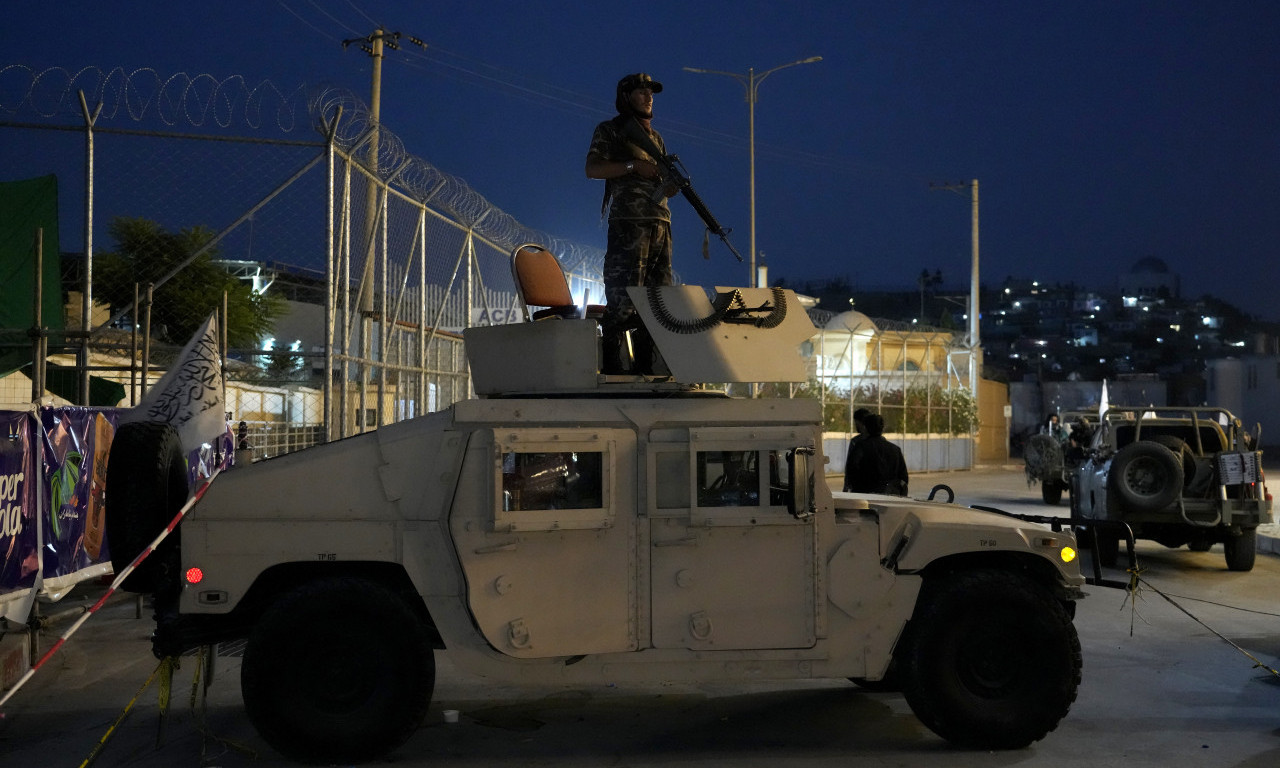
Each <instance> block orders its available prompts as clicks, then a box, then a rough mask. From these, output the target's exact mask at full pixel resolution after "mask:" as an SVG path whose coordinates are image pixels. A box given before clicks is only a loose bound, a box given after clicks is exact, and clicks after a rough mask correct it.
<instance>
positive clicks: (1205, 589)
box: [0, 470, 1280, 768]
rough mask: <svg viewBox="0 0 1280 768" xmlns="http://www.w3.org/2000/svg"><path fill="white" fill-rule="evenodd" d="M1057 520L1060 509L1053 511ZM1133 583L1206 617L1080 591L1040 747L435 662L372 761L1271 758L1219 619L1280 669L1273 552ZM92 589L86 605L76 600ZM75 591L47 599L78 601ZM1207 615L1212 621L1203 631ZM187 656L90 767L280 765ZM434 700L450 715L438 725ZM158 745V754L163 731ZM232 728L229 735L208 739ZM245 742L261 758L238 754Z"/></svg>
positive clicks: (858, 710) (81, 751)
mask: <svg viewBox="0 0 1280 768" xmlns="http://www.w3.org/2000/svg"><path fill="white" fill-rule="evenodd" d="M933 482H946V483H948V484H949V485H951V486H952V487H953V488H954V489H955V490H956V491H957V494H958V497H959V498H958V499H957V501H958V502H959V503H963V504H986V505H992V506H997V507H1002V508H1005V509H1007V510H1009V511H1026V512H1034V513H1039V514H1043V513H1045V512H1047V511H1050V510H1051V509H1052V508H1049V507H1046V506H1045V505H1044V504H1042V503H1041V502H1040V501H1039V491H1038V489H1035V488H1032V489H1028V488H1027V487H1026V483H1025V481H1024V480H1023V478H1022V474H1021V471H1020V470H1019V471H1001V470H995V471H976V472H969V473H953V474H950V475H945V476H942V475H931V476H927V477H925V476H920V477H916V478H913V488H914V489H915V492H916V493H920V494H923V493H925V492H926V489H927V487H928V486H929V485H931V484H932V483H933ZM1059 511H1060V512H1062V513H1065V511H1066V509H1065V506H1064V507H1062V508H1060V509H1059ZM1140 557H1141V563H1142V566H1143V568H1144V569H1145V570H1144V572H1143V573H1144V576H1145V578H1147V579H1148V580H1149V581H1150V582H1151V584H1153V585H1155V586H1156V587H1158V588H1159V589H1160V590H1162V591H1165V592H1167V593H1169V594H1171V595H1177V597H1176V598H1174V599H1175V600H1176V601H1177V602H1178V603H1179V604H1180V605H1182V606H1183V607H1184V608H1186V610H1188V611H1190V612H1191V613H1192V614H1194V615H1195V616H1196V617H1198V618H1199V619H1200V620H1202V621H1203V622H1204V624H1203V625H1202V624H1200V623H1197V622H1196V621H1194V620H1193V619H1191V618H1189V617H1188V616H1187V615H1186V614H1185V613H1183V612H1182V611H1180V610H1179V609H1178V608H1177V607H1175V606H1174V605H1172V604H1170V603H1169V602H1167V601H1166V600H1165V599H1163V598H1161V597H1160V596H1159V595H1157V594H1156V593H1155V592H1153V591H1151V590H1149V589H1148V590H1145V591H1144V592H1143V593H1142V594H1141V595H1140V596H1139V599H1138V600H1137V601H1136V605H1137V612H1136V613H1135V612H1134V611H1133V610H1131V608H1132V606H1133V605H1134V604H1135V603H1134V601H1129V600H1127V596H1126V594H1125V593H1124V592H1121V591H1117V590H1109V589H1098V588H1091V589H1090V595H1089V597H1088V598H1087V599H1085V600H1084V601H1082V602H1081V603H1080V605H1079V608H1078V613H1077V620H1076V624H1077V627H1078V629H1079V632H1080V636H1081V640H1082V643H1083V646H1084V664H1085V667H1084V682H1083V684H1082V685H1081V688H1080V693H1079V698H1078V699H1077V701H1076V703H1075V705H1074V706H1073V707H1072V710H1071V712H1070V714H1069V715H1068V716H1067V718H1066V719H1065V720H1064V721H1063V722H1062V724H1061V725H1060V726H1059V727H1058V729H1057V730H1056V731H1055V732H1054V733H1051V734H1050V735H1049V736H1048V737H1047V738H1045V739H1044V740H1043V741H1041V742H1038V743H1037V744H1035V745H1033V746H1031V747H1030V748H1028V749H1025V750H1018V751H1014V752H1003V753H985V752H967V751H958V750H955V749H952V748H950V747H949V746H948V745H947V744H945V743H944V742H942V741H941V740H940V739H938V738H937V737H935V736H934V735H933V734H932V733H930V732H929V731H928V730H926V729H925V728H924V727H923V726H921V725H920V723H919V722H918V721H917V720H916V719H915V718H914V717H913V716H912V715H911V713H910V710H909V709H908V708H907V706H906V703H905V702H904V701H903V699H902V697H901V696H900V695H896V694H888V693H868V692H864V691H861V690H859V689H858V688H856V687H854V686H853V685H851V684H848V683H845V682H839V681H836V682H814V683H801V684H795V683H786V684H777V685H774V684H760V685H751V686H727V685H706V686H688V685H667V686H647V687H639V688H625V689H623V688H615V687H611V686H607V687H601V688H592V689H574V690H552V691H548V690H546V689H519V688H512V687H507V686H498V685H494V684H490V683H484V682H478V681H475V680H473V679H466V678H462V677H461V676H459V675H458V674H457V673H456V672H455V671H454V670H453V668H452V667H451V666H450V664H449V660H448V654H447V653H445V654H442V655H441V659H440V670H439V682H438V684H437V689H436V700H435V702H434V703H433V705H432V708H431V712H430V715H429V717H428V720H427V722H426V723H425V724H424V725H423V727H422V729H421V730H420V731H419V732H418V733H417V734H416V735H415V736H414V737H413V738H412V739H411V740H410V741H409V743H408V744H407V745H405V746H404V747H403V748H401V749H400V750H398V751H397V752H396V753H395V754H394V755H392V756H391V757H390V758H389V759H388V760H386V761H384V763H382V764H390V765H398V766H497V765H501V766H628V767H634V768H641V767H644V766H664V767H666V768H670V766H680V765H689V766H694V765H696V766H725V767H728V766H733V767H734V768H740V767H742V766H748V767H750V766H760V767H761V768H764V767H765V766H768V767H769V768H776V767H778V766H783V767H788V768H789V767H792V766H794V767H797V768H798V767H803V768H828V767H834V766H849V765H859V766H913V767H914V766H925V767H928V766H952V767H965V768H967V767H968V766H979V765H981V766H984V767H989V766H1045V767H1048V766H1052V767H1053V768H1066V767H1070V766H1081V767H1083V766H1089V767H1090V768H1094V767H1095V766H1099V765H1112V764H1116V763H1123V764H1124V765H1125V766H1126V768H1129V767H1139V768H1141V767H1145V766H1152V767H1156V766H1159V768H1170V767H1171V766H1196V767H1197V768H1228V767H1231V768H1275V766H1277V765H1280V684H1278V681H1277V679H1276V678H1274V677H1273V676H1271V675H1270V674H1269V673H1267V672H1266V671H1264V670H1262V669H1257V668H1254V666H1253V662H1252V661H1250V660H1249V659H1248V658H1246V657H1245V656H1244V655H1242V654H1241V653H1240V652H1239V651H1237V650H1235V649H1233V648H1232V647H1231V646H1230V645H1228V644H1227V643H1226V642H1225V641H1224V640H1222V639H1220V638H1219V637H1217V636H1215V634H1214V631H1216V632H1218V633H1221V634H1222V635H1224V636H1225V637H1226V638H1228V639H1230V640H1231V641H1233V642H1235V643H1236V644H1238V645H1239V646H1241V647H1242V648H1243V649H1244V650H1246V651H1248V652H1249V653H1251V654H1253V655H1254V656H1256V657H1257V658H1258V659H1259V660H1261V661H1262V662H1264V663H1266V664H1267V665H1270V666H1272V667H1277V666H1280V600H1278V599H1277V596H1278V594H1280V558H1278V557H1271V556H1264V557H1260V558H1259V560H1258V564H1257V567H1256V568H1255V569H1254V571H1252V572H1251V573H1247V574H1239V573H1230V572H1228V571H1227V570H1226V568H1225V563H1224V561H1223V556H1222V551H1221V547H1220V546H1219V547H1215V548H1214V550H1213V551H1211V552H1207V553H1192V552H1189V551H1187V550H1185V549H1184V550H1166V549H1163V548H1161V547H1158V546H1156V545H1152V544H1148V543H1142V544H1140ZM89 591H90V590H86V595H85V598H89V597H91V595H89V594H87V593H88V592H89ZM76 599H77V595H76V594H75V593H73V594H72V596H71V597H69V598H67V599H66V600H64V601H63V603H62V604H60V605H59V606H58V607H59V608H65V607H68V606H70V605H73V604H74V601H75V600H76ZM1206 625H1207V626H1206ZM149 630H150V623H149V622H148V621H146V620H137V619H135V618H134V604H133V603H132V602H131V601H129V600H121V601H118V602H114V603H111V604H109V605H108V607H106V608H105V609H104V610H103V611H102V612H101V613H100V614H99V615H98V616H97V617H95V618H94V619H92V620H91V621H90V622H89V623H88V624H86V625H85V628H84V630H82V631H81V632H80V633H79V634H77V635H76V636H75V637H74V638H73V640H72V641H71V643H69V644H68V645H67V646H66V647H65V648H64V649H63V650H62V651H61V652H60V654H59V655H58V656H56V657H54V660H53V661H51V662H50V663H49V665H47V666H46V668H45V669H42V670H41V671H40V673H39V674H38V675H37V676H36V677H35V678H33V680H32V682H31V684H30V685H28V687H27V688H25V689H23V691H21V692H20V693H19V694H18V696H17V697H16V698H15V699H14V700H13V701H12V702H10V704H9V705H8V706H7V710H8V712H7V717H6V719H5V720H4V721H2V722H0V764H3V765H4V766H6V768H7V767H9V766H75V765H80V764H81V762H82V761H83V760H84V759H85V758H86V757H87V756H88V755H89V754H90V752H91V751H92V750H93V748H94V745H95V744H96V743H97V742H98V740H99V739H100V738H101V737H102V736H103V734H104V733H105V732H106V731H107V730H108V728H110V726H111V724H112V722H113V721H114V720H115V719H116V717H117V716H118V715H119V714H120V712H121V710H122V709H123V708H124V706H125V705H126V703H127V702H128V701H129V700H130V698H131V697H133V696H134V694H135V693H136V692H137V690H138V688H139V686H140V685H142V683H143V681H144V680H146V678H147V676H148V675H149V674H150V673H151V672H152V670H153V669H154V668H155V666H156V662H155V660H154V659H153V658H152V657H151V654H150V651H149V647H148V640H147V637H148V633H149ZM194 666H195V665H194V664H193V663H190V662H188V663H187V664H185V665H184V668H183V669H182V670H180V671H179V672H178V674H177V675H176V677H175V682H174V687H173V700H172V714H171V715H170V717H169V721H168V722H167V724H166V725H165V726H164V729H163V732H162V733H161V732H160V729H159V722H160V720H159V717H158V709H157V697H156V693H155V687H154V685H153V686H152V687H151V688H148V689H147V691H146V692H144V693H143V694H142V696H141V697H139V699H138V704H137V706H136V708H135V710H134V712H133V713H132V715H131V716H130V717H129V718H128V719H127V720H126V721H125V722H124V724H123V725H122V726H121V727H120V728H119V729H118V730H117V733H116V735H115V736H114V738H113V739H112V740H111V741H110V743H109V744H108V745H107V746H106V748H105V749H104V750H103V751H102V752H101V754H100V756H99V757H98V759H97V760H96V762H95V763H94V765H97V766H255V767H260V768H266V767H269V766H282V765H288V763H286V762H285V761H284V760H283V759H282V758H280V757H279V756H278V755H276V754H275V753H274V752H272V751H271V750H270V749H269V748H268V747H266V746H265V744H263V742H262V741H261V740H260V739H259V738H258V737H257V735H256V734H255V733H254V732H253V729H252V727H251V726H250V725H249V724H248V722H247V720H246V719H245V717H244V713H243V710H242V708H241V705H240V700H239V681H238V674H239V659H238V658H235V657H234V656H232V657H220V658H219V659H218V660H217V666H216V669H215V678H214V680H213V683H212V685H211V686H210V687H209V688H208V699H207V705H206V711H205V714H204V717H203V723H204V729H205V730H204V733H205V734H207V736H202V731H201V729H200V727H198V723H199V722H200V719H198V718H197V717H196V716H195V714H194V713H193V711H192V709H191V708H190V706H189V701H190V691H191V687H192V686H191V684H192V673H193V668H194ZM445 709H457V710H460V711H461V713H462V714H461V718H460V722H458V723H457V724H452V725H449V724H446V723H444V722H443V718H442V716H441V714H442V711H443V710H445ZM158 736H159V739H160V746H159V747H158V748H157V746H156V742H157V737H158ZM218 739H223V740H226V743H224V742H221V741H218ZM229 744H234V745H236V747H241V748H245V749H249V750H252V751H253V752H254V753H256V755H257V757H256V759H254V758H253V757H251V756H250V755H248V754H246V753H242V752H240V751H238V750H237V748H235V747H233V746H229Z"/></svg>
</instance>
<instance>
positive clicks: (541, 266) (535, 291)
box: [511, 243, 603, 321]
mask: <svg viewBox="0 0 1280 768" xmlns="http://www.w3.org/2000/svg"><path fill="white" fill-rule="evenodd" d="M511 276H512V278H514V280H515V284H516V293H517V294H518V295H519V297H520V304H521V306H522V307H523V308H524V319H525V320H526V321H533V320H543V319H546V318H551V317H563V318H573V317H583V316H586V317H599V316H600V314H601V313H602V311H603V307H587V311H586V312H585V313H583V312H580V311H579V309H578V306H577V305H576V304H574V302H573V294H572V293H570V292H569V281H568V280H567V279H565V276H564V269H563V268H562V267H561V266H560V260H559V259H557V258H556V256H555V254H554V253H552V252H551V251H548V250H547V249H546V248H543V247H542V246H540V245H536V244H534V243H525V244H524V245H521V246H517V247H516V249H515V250H514V251H512V253H511ZM531 306H533V307H544V309H540V310H537V311H531V310H530V307H531Z"/></svg>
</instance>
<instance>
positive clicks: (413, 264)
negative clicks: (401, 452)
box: [0, 66, 603, 456]
mask: <svg viewBox="0 0 1280 768" xmlns="http://www.w3.org/2000/svg"><path fill="white" fill-rule="evenodd" d="M0 118H5V119H3V120H0V136H2V137H3V140H0V161H3V162H0V164H2V165H3V166H4V167H11V168H12V167H19V166H20V165H22V164H23V163H19V162H17V161H16V160H17V159H18V158H17V157H16V153H21V154H23V155H25V156H26V157H27V158H32V157H43V158H48V162H47V163H42V164H38V165H37V166H35V167H40V168H41V171H40V172H49V171H52V172H55V173H57V174H58V184H59V186H60V189H59V191H58V200H59V203H60V205H61V209H62V210H61V217H62V219H63V224H62V226H61V228H60V229H61V232H62V233H63V237H62V242H61V248H60V250H61V251H62V253H61V254H58V253H49V252H46V253H45V254H44V258H46V259H49V258H53V259H57V258H59V256H61V263H62V270H63V271H62V275H61V277H62V279H61V285H60V286H55V285H46V286H44V290H61V292H62V294H63V296H62V298H63V304H64V306H65V310H66V311H65V319H66V323H65V328H58V327H57V325H58V323H49V325H50V326H53V327H52V328H51V330H50V331H49V332H48V337H47V340H46V341H45V344H44V347H45V350H46V351H47V354H48V357H47V360H48V362H49V363H50V364H51V366H54V367H55V368H54V369H55V370H63V369H64V368H65V369H67V370H72V371H75V372H76V376H74V377H72V381H71V385H70V386H67V385H64V386H62V387H60V389H59V394H61V395H62V396H63V397H65V398H66V399H68V400H71V401H73V402H78V403H87V402H89V401H90V400H91V399H93V396H92V395H91V391H98V390H101V391H103V392H113V391H118V392H120V393H121V397H122V400H123V402H124V403H125V404H130V403H133V402H136V401H137V399H138V398H139V397H140V396H141V394H142V393H143V391H144V389H145V387H146V386H147V384H148V383H149V382H154V381H156V380H157V379H158V378H159V374H160V373H161V372H162V371H163V370H164V368H165V366H166V364H167V363H168V361H169V360H170V359H171V357H172V355H173V354H174V353H175V352H176V351H177V350H178V349H180V348H181V346H182V344H183V343H185V341H186V340H187V338H188V337H189V336H190V334H191V333H192V331H193V330H194V329H195V328H196V327H198V326H199V325H200V324H201V323H202V322H203V320H204V319H205V318H206V317H208V316H209V314H210V313H211V312H215V311H223V310H225V313H226V315H225V316H226V318H227V323H226V336H227V355H228V364H227V368H226V370H227V380H228V384H227V400H228V403H227V408H228V411H229V413H230V417H231V418H232V419H233V420H236V421H244V422H246V426H247V427H248V432H249V442H250V443H251V444H252V445H253V447H254V449H255V452H256V453H257V454H258V455H260V456H272V455H278V454H281V453H286V452H289V451H292V450H297V449H299V448H303V447H306V446H308V445H312V444H314V443H317V442H323V441H325V440H333V439H337V438H340V437H344V436H347V435H351V434H355V433H358V432H361V431H364V430H367V429H373V428H376V427H377V426H379V425H383V424H387V423H391V422H394V421H398V420H401V419H405V418H410V417H413V416H417V415H421V414H424V413H428V412H432V411H436V410H439V409H441V408H444V407H446V406H448V405H449V404H451V403H453V402H455V401H457V400H459V399H462V398H465V397H467V396H468V393H469V391H470V386H469V379H468V374H467V366H466V360H465V355H464V354H463V350H462V336H461V333H462V330H463V329H464V328H467V327H469V326H472V325H483V324H490V323H497V322H509V321H512V320H514V319H515V315H516V312H515V310H516V302H517V299H516V294H515V288H514V283H513V280H512V277H511V271H510V265H509V264H510V262H509V255H510V252H511V250H512V249H513V248H514V247H516V246H517V245H520V244H522V243H526V242H535V243H539V244H541V245H544V246H545V247H547V248H549V249H551V250H552V251H553V252H555V253H556V254H557V256H559V257H560V259H561V262H562V264H563V265H564V267H565V271H566V273H567V274H568V276H569V278H570V286H571V289H572V290H573V292H574V294H575V295H576V296H590V297H593V298H594V300H597V301H599V300H600V298H601V297H602V296H603V288H602V286H601V284H600V277H599V275H600V271H601V264H602V261H603V252H602V251H601V250H599V249H596V248H590V247H585V246H580V245H577V244H575V243H571V242H567V241H564V240H562V239H559V238H555V237H551V236H549V235H547V234H546V233H543V232H538V231H536V230H532V229H529V228H527V227H524V226H523V225H521V224H520V223H519V222H517V221H515V220H514V219H513V218H512V217H511V216H509V215H508V214H506V213H505V212H503V211H502V210H500V209H498V208H496V207H494V206H493V205H492V204H490V203H489V202H488V201H487V200H485V199H484V197H482V196H481V195H480V194H478V193H477V192H476V191H475V190H473V189H471V188H470V187H469V186H467V184H466V183H465V182H464V181H462V180H461V179H459V178H457V177H455V176H451V175H449V174H446V173H443V172H441V171H439V170H438V169H436V168H435V167H434V166H432V165H431V164H430V163H428V162H426V161H425V160H422V159H421V158H418V157H415V156H413V155H412V154H410V153H409V152H408V151H407V150H406V149H405V147H404V145H403V144H402V142H401V141H400V140H399V138H398V137H397V136H395V134H394V133H392V132H391V131H389V130H387V129H386V127H385V126H379V125H377V124H375V123H374V122H373V121H372V120H371V118H370V116H369V113H368V111H367V109H366V108H365V107H364V105H363V104H362V103H361V102H360V101H359V100H358V99H357V98H356V97H354V96H353V95H352V94H350V93H348V92H345V91H342V90H338V89H327V90H319V91H313V92H307V91H305V90H303V89H295V90H293V91H289V92H282V91H280V90H278V89H276V88H274V87H273V86H270V84H268V83H264V84H261V85H259V86H257V87H255V88H249V87H248V86H247V85H246V84H245V83H244V82H243V81H242V80H240V79H239V78H229V79H225V80H215V79H213V78H209V77H207V76H200V77H195V78H189V77H187V76H185V75H178V76H173V77H169V78H165V79H161V78H160V77H159V76H157V75H156V73H154V72H152V71H150V70H141V71H138V72H132V73H125V72H123V71H120V70H116V71H112V72H102V71H99V70H96V69H92V68H90V69H86V70H81V71H79V72H74V73H73V72H67V71H64V70H50V71H47V72H35V71H33V70H30V69H29V68H26V67H20V66H9V67H4V68H0ZM6 155H9V158H8V159H6V157H5V156H6ZM7 160H14V162H8V161H7ZM25 165H27V166H31V165H32V164H31V163H30V162H29V161H28V162H26V163H25ZM45 166H47V167H48V170H44V169H45ZM68 208H70V210H68ZM68 221H74V222H76V223H75V224H73V225H71V226H68V225H67V222H68ZM72 233H76V234H75V235H73V234H72ZM76 235H78V236H76ZM32 242H33V243H34V238H33V240H32ZM33 247H34V246H33ZM77 251H78V252H77ZM29 330H30V329H28V328H10V329H0V351H13V350H21V349H32V348H33V344H32V341H31V339H30V338H29ZM30 370H31V372H32V373H33V374H34V373H36V370H35V366H34V365H33V367H32V368H31V369H30ZM42 378H44V380H45V382H46V383H47V382H48V381H49V379H48V378H47V377H42ZM104 383H113V384H115V385H116V386H117V387H119V389H118V390H111V389H110V388H107V387H104V386H100V385H103V384H104ZM100 397H110V395H109V394H106V395H101V396H99V399H98V400H95V402H98V403H99V404H102V403H101V402H100ZM111 404H114V403H111Z"/></svg>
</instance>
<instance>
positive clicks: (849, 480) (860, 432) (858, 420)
mask: <svg viewBox="0 0 1280 768" xmlns="http://www.w3.org/2000/svg"><path fill="white" fill-rule="evenodd" d="M870 415H871V411H868V410H867V409H866V408H859V409H858V410H856V411H854V412H853V431H854V432H856V433H857V434H855V435H854V436H853V437H852V438H850V439H849V448H848V450H846V451H845V454H844V489H845V490H846V491H852V490H853V487H852V485H853V474H854V469H853V447H854V446H855V445H857V444H858V443H860V442H862V441H863V440H865V439H866V437H867V424H866V421H864V419H866V418H867V417H868V416H870Z"/></svg>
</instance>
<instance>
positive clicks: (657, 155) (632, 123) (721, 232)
mask: <svg viewBox="0 0 1280 768" xmlns="http://www.w3.org/2000/svg"><path fill="white" fill-rule="evenodd" d="M622 132H623V134H624V135H625V136H626V137H627V138H628V139H631V140H632V141H634V142H635V143H636V146H638V147H640V149H642V150H644V151H645V152H647V153H649V156H650V157H652V158H653V160H654V162H656V163H657V164H658V167H659V168H660V169H662V171H663V176H664V180H665V181H666V182H667V183H668V184H674V185H676V187H677V188H678V189H679V190H680V194H682V195H684V199H685V200H688V201H689V205H692V206H693V210H694V211H695V212H696V213H697V214H698V218H700V219H702V222H703V223H704V224H706V225H707V231H708V232H711V233H713V234H715V235H716V236H717V237H719V238H720V239H721V240H723V241H724V244H725V245H726V246H728V248H729V250H730V251H732V252H733V255H734V257H736V258H737V259H738V261H742V254H740V253H738V249H737V248H734V247H733V243H731V242H729V230H727V229H725V228H724V227H722V226H720V222H718V221H716V217H715V215H714V214H713V213H711V210H710V209H708V208H707V204H706V203H704V202H702V198H701V197H698V193H697V192H695V191H694V189H693V182H692V181H690V180H689V175H688V174H687V173H685V171H684V163H681V162H680V158H678V157H676V156H675V155H667V154H664V153H663V152H662V150H660V149H658V145H657V144H655V143H654V142H653V139H652V138H650V137H649V132H648V131H646V130H645V129H644V128H643V127H642V126H641V125H640V121H639V120H636V119H635V118H634V117H633V118H632V119H630V120H627V121H626V123H624V124H623V127H622ZM662 194H664V192H663V188H661V187H660V188H659V189H658V191H657V192H656V193H655V196H656V195H662ZM702 256H703V258H710V257H709V256H708V255H707V247H706V240H705V238H704V239H703V242H702Z"/></svg>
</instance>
